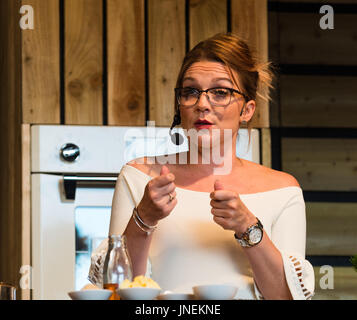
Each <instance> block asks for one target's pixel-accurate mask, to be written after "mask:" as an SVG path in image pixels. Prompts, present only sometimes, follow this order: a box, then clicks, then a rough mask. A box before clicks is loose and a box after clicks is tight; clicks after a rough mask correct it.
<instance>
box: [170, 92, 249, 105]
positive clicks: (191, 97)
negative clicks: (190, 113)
mask: <svg viewBox="0 0 357 320" xmlns="http://www.w3.org/2000/svg"><path fill="white" fill-rule="evenodd" d="M203 92H205V93H206V94H207V98H208V101H209V102H210V104H211V105H212V106H214V107H226V106H228V105H229V104H230V103H231V99H232V96H233V93H238V94H240V95H242V96H243V97H244V99H245V100H246V101H248V97H247V96H246V95H245V94H244V93H242V92H240V91H238V90H236V89H232V88H224V87H215V88H209V89H206V90H200V89H197V88H193V87H184V88H175V94H176V99H177V103H178V104H179V105H181V106H184V107H193V106H194V105H195V104H196V103H197V102H198V100H199V99H200V97H201V94H202V93H203Z"/></svg>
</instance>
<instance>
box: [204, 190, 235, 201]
mask: <svg viewBox="0 0 357 320" xmlns="http://www.w3.org/2000/svg"><path fill="white" fill-rule="evenodd" d="M209 196H210V198H211V199H213V200H217V201H224V200H231V199H237V198H238V193H237V192H235V191H231V190H215V191H212V192H211V193H210V195H209Z"/></svg>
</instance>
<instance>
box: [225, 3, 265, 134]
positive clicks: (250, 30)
mask: <svg viewBox="0 0 357 320" xmlns="http://www.w3.org/2000/svg"><path fill="white" fill-rule="evenodd" d="M231 21H232V22H231V24H232V32H233V33H235V34H237V35H238V36H240V37H241V38H243V39H244V40H246V41H247V42H248V44H249V45H250V47H251V49H252V51H253V52H255V53H256V55H257V57H258V59H259V61H261V62H267V61H268V6H267V0H232V1H231ZM263 90H265V89H264V88H263ZM259 92H260V91H259ZM256 104H257V108H256V111H255V114H254V116H253V118H252V120H251V126H252V127H255V128H267V127H269V103H268V101H265V100H263V99H262V98H260V97H257V99H256Z"/></svg>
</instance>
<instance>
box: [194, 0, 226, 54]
mask: <svg viewBox="0 0 357 320" xmlns="http://www.w3.org/2000/svg"><path fill="white" fill-rule="evenodd" d="M189 10H190V11H189V12H190V13H189V14H190V20H189V21H190V26H189V32H190V36H189V39H190V48H193V47H194V46H195V45H196V44H197V43H198V42H200V41H202V40H205V39H207V38H209V37H211V36H213V35H215V34H216V33H219V32H227V1H226V0H224V1H222V0H190V1H189Z"/></svg>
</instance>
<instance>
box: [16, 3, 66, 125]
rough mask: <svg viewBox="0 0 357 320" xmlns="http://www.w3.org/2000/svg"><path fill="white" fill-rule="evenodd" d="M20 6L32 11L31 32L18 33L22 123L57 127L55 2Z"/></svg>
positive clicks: (58, 64) (57, 45)
mask: <svg viewBox="0 0 357 320" xmlns="http://www.w3.org/2000/svg"><path fill="white" fill-rule="evenodd" d="M22 4H26V5H31V6H32V7H33V11H34V29H33V30H23V31H22V114H23V115H22V117H23V118H22V121H23V123H52V124H56V123H57V124H58V123H60V57H59V54H60V41H59V37H60V31H59V1H58V0H47V1H43V0H26V1H22ZM14 17H15V16H14ZM16 17H20V16H19V15H18V13H17V14H16ZM17 23H18V21H17Z"/></svg>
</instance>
